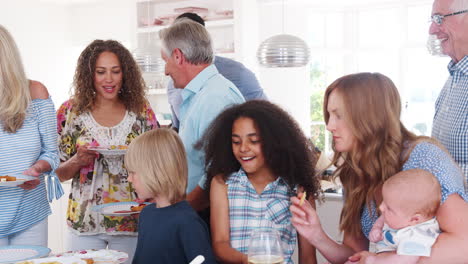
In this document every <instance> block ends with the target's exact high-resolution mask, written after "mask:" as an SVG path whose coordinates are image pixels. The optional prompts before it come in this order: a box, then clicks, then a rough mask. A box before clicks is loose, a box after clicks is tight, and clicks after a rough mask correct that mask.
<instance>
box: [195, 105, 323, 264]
mask: <svg viewBox="0 0 468 264" xmlns="http://www.w3.org/2000/svg"><path fill="white" fill-rule="evenodd" d="M202 144H203V148H204V150H205V153H206V161H205V162H206V170H207V182H206V187H207V189H209V191H210V205H211V232H212V240H213V249H214V252H215V254H216V255H217V257H218V258H219V259H220V260H221V261H222V262H228V263H248V262H247V261H248V260H247V255H246V253H247V250H248V241H249V236H250V232H251V230H252V229H256V228H261V227H273V228H274V229H276V230H277V231H278V232H279V234H280V238H281V244H282V248H283V254H284V263H292V260H291V256H292V254H293V252H294V249H295V246H296V238H297V236H296V231H295V230H294V227H293V226H292V224H291V220H290V219H291V213H290V212H289V206H290V198H291V197H292V196H295V195H296V189H297V188H299V189H300V190H301V191H304V193H303V194H302V195H305V193H308V194H309V195H308V197H309V200H310V201H311V202H313V201H314V199H315V198H317V197H318V195H319V192H320V191H319V190H320V186H319V181H318V178H317V177H316V173H315V169H314V166H315V163H316V156H317V155H316V153H314V151H313V149H314V147H313V145H312V144H311V143H310V141H309V140H307V138H306V137H305V136H304V134H303V133H302V131H301V129H300V127H299V125H298V124H297V123H296V122H295V121H294V120H293V118H292V117H291V116H290V115H289V114H288V113H286V112H285V111H284V110H282V109H281V108H280V107H278V106H276V105H275V104H272V103H269V102H267V101H261V100H253V101H249V102H246V103H243V104H240V105H236V106H233V107H231V108H228V109H227V110H225V111H224V112H223V113H221V114H220V115H219V116H218V117H217V118H216V119H215V120H214V121H213V123H212V124H211V125H210V127H209V128H208V129H207V132H206V133H205V135H204V137H203V138H202V140H201V141H200V145H202ZM304 242H305V243H304ZM299 258H300V263H316V257H315V249H314V248H313V247H311V246H310V244H308V243H307V241H305V240H304V239H302V237H299Z"/></svg>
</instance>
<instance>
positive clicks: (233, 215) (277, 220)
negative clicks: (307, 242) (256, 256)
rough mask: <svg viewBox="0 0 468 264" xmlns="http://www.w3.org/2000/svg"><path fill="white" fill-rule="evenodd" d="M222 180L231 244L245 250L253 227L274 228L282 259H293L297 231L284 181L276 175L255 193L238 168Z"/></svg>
mask: <svg viewBox="0 0 468 264" xmlns="http://www.w3.org/2000/svg"><path fill="white" fill-rule="evenodd" d="M226 184H227V185H228V190H227V192H228V193H227V194H228V200H229V224H230V240H231V247H232V248H234V249H236V250H238V251H240V252H242V253H244V254H247V253H248V246H249V239H250V235H251V233H252V232H253V230H255V229H257V228H265V227H269V228H274V229H276V230H277V231H278V233H279V235H280V240H281V247H282V249H283V254H284V263H286V264H291V263H293V261H292V259H291V256H292V254H293V253H294V248H295V247H296V240H297V233H296V230H295V229H294V227H293V225H292V223H291V217H292V215H291V212H290V211H289V206H290V205H291V203H290V200H289V199H290V197H291V196H292V195H294V193H293V192H292V190H290V188H289V186H288V185H287V184H286V182H285V181H284V180H283V179H282V178H281V177H278V178H277V179H276V180H275V181H274V182H271V183H269V184H268V185H267V186H266V187H265V189H264V190H263V192H262V193H261V194H258V193H257V192H256V191H255V188H254V187H253V185H252V183H251V182H250V181H249V178H247V175H246V174H245V172H244V170H243V169H242V168H241V169H240V170H239V171H238V172H234V173H232V174H231V175H230V176H229V178H228V180H227V181H226Z"/></svg>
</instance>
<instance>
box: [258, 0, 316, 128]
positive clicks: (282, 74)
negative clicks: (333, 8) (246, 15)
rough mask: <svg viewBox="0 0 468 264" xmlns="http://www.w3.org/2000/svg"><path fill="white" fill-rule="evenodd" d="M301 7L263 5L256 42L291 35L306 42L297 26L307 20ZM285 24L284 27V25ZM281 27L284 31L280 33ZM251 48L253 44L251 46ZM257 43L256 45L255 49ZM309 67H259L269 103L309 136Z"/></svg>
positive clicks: (278, 2)
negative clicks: (277, 107) (298, 125)
mask: <svg viewBox="0 0 468 264" xmlns="http://www.w3.org/2000/svg"><path fill="white" fill-rule="evenodd" d="M305 12H306V10H305V9H304V8H301V7H300V6H287V7H286V8H284V21H283V19H282V18H283V6H282V4H281V2H280V1H277V2H262V3H260V5H259V8H258V23H259V25H258V28H259V29H260V30H259V32H258V36H259V37H258V39H259V41H260V42H261V41H264V40H265V39H267V38H269V37H271V36H274V35H278V34H282V33H285V34H291V35H295V36H297V37H300V38H302V39H303V40H305V39H306V35H305V34H306V33H307V32H306V31H305V30H304V28H303V27H300V26H298V25H301V24H303V22H304V21H303V20H304V17H307V14H306V13H305ZM283 23H284V24H283ZM283 25H284V31H283ZM251 45H253V43H252V44H251ZM258 45H259V43H258V44H257V47H258ZM309 72H310V69H309V66H308V65H307V66H304V67H294V68H264V67H259V72H258V76H257V77H258V78H259V81H260V83H261V85H262V87H263V88H264V89H265V92H266V93H267V95H268V97H269V99H270V100H271V101H273V102H274V103H277V104H279V105H281V106H282V107H283V108H285V109H286V110H287V111H288V112H289V113H290V114H291V115H292V116H293V117H294V118H295V119H296V121H297V122H298V123H299V124H300V125H301V128H302V130H303V131H304V133H305V134H306V135H307V136H310V95H311V93H312V90H311V87H309V85H310V84H309V82H310V78H309Z"/></svg>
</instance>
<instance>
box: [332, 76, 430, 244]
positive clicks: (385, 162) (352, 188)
mask: <svg viewBox="0 0 468 264" xmlns="http://www.w3.org/2000/svg"><path fill="white" fill-rule="evenodd" d="M333 91H336V92H337V94H338V95H340V96H341V97H342V99H343V102H344V109H345V120H346V121H347V123H348V125H349V127H350V129H351V131H352V134H353V136H354V144H353V146H352V150H351V151H350V152H349V153H343V152H337V151H335V154H334V157H333V161H332V162H333V164H334V165H335V166H336V167H337V169H336V171H335V173H334V176H335V177H337V175H339V177H340V180H341V182H342V183H343V188H344V194H345V199H344V200H345V202H344V206H343V210H342V213H341V218H340V229H341V230H342V231H343V230H345V231H346V232H349V233H350V234H351V235H358V234H360V233H361V224H360V223H361V219H360V217H361V212H362V209H363V208H364V206H368V208H369V209H370V208H371V205H372V202H374V204H375V201H376V194H378V193H379V192H380V190H381V189H380V188H381V187H382V185H383V183H384V182H385V180H387V179H388V178H389V177H390V176H392V175H395V174H396V173H397V172H399V171H400V170H401V168H402V165H403V163H404V162H405V161H406V159H407V157H408V155H409V153H410V152H411V151H406V152H405V153H406V154H407V155H404V157H402V153H403V151H404V150H405V149H408V148H407V146H404V143H405V142H408V143H410V144H411V143H414V142H417V141H418V140H420V139H424V140H428V141H431V140H430V139H427V138H422V137H417V136H416V135H414V134H413V133H411V132H409V131H408V130H407V129H406V128H405V127H404V126H403V124H402V123H401V122H400V112H401V103H400V95H399V93H398V90H397V88H396V87H395V85H394V84H393V82H392V81H391V80H390V79H389V78H388V77H386V76H384V75H382V74H380V73H356V74H350V75H346V76H343V77H341V78H339V79H337V80H336V81H334V82H333V83H332V84H331V85H330V86H328V88H327V89H326V91H325V98H324V104H323V107H324V117H325V122H326V123H328V120H329V118H330V114H329V113H328V112H327V105H328V100H329V96H330V94H331V93H332V92H333ZM431 142H432V141H431ZM414 145H415V144H413V145H412V147H414ZM410 146H411V145H410ZM409 149H411V147H410V148H409Z"/></svg>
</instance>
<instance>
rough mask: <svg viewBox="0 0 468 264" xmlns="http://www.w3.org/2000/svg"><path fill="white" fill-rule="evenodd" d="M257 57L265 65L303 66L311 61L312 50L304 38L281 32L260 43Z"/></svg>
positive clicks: (272, 66)
mask: <svg viewBox="0 0 468 264" xmlns="http://www.w3.org/2000/svg"><path fill="white" fill-rule="evenodd" d="M257 59H258V62H259V63H260V65H262V66H264V67H270V68H274V67H301V66H305V65H307V63H308V62H309V59H310V50H309V47H308V46H307V43H306V42H305V41H303V40H302V39H300V38H298V37H296V36H293V35H288V34H280V35H275V36H272V37H270V38H268V39H266V40H265V41H263V42H262V43H261V44H260V46H259V47H258V49H257Z"/></svg>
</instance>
